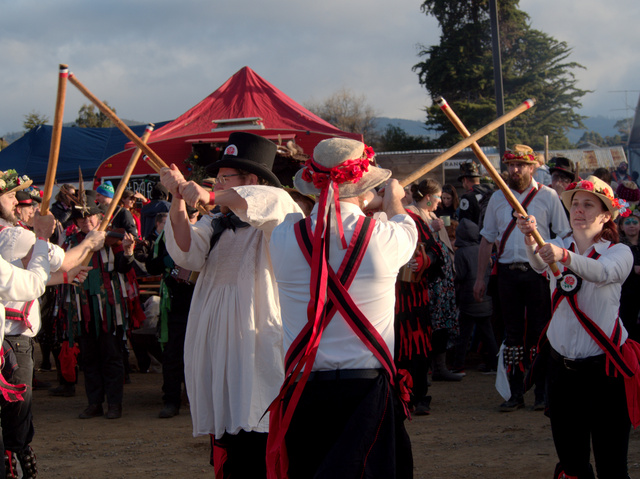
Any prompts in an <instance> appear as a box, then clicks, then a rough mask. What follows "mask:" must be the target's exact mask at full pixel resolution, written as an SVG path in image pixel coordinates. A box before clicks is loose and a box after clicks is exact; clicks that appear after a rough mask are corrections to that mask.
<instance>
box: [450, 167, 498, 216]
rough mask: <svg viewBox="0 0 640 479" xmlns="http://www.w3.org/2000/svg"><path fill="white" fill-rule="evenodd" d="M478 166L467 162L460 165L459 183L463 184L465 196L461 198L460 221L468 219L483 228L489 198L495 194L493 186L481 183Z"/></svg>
mask: <svg viewBox="0 0 640 479" xmlns="http://www.w3.org/2000/svg"><path fill="white" fill-rule="evenodd" d="M480 178H481V176H480V171H479V170H478V164H477V163H474V162H473V161H467V162H466V163H462V164H461V165H460V176H458V181H460V182H461V183H462V187H463V188H464V194H463V195H462V196H461V197H460V207H459V210H458V219H459V220H461V219H462V218H468V219H470V220H471V221H473V222H474V223H476V224H477V225H479V226H480V228H482V223H483V221H484V215H485V211H486V209H487V204H488V203H489V198H491V195H492V194H493V188H492V186H491V185H489V184H486V183H481V182H480Z"/></svg>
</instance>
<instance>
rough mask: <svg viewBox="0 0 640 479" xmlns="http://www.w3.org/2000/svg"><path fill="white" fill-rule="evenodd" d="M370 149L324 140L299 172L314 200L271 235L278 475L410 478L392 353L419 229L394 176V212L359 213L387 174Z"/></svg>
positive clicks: (389, 201)
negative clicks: (402, 280)
mask: <svg viewBox="0 0 640 479" xmlns="http://www.w3.org/2000/svg"><path fill="white" fill-rule="evenodd" d="M372 157H373V150H372V149H371V148H369V147H366V146H365V145H364V144H363V143H361V142H359V141H355V140H349V139H343V138H332V139H329V140H324V141H322V142H320V143H319V144H318V145H317V146H316V148H315V150H314V155H313V159H312V160H310V161H309V162H308V163H307V165H306V167H305V168H304V169H303V170H301V171H299V172H298V173H297V174H296V176H295V179H294V185H295V187H296V188H297V189H298V191H300V192H301V193H303V194H314V195H318V196H319V197H320V200H319V203H318V205H316V206H315V207H314V209H313V211H312V213H311V216H310V217H308V218H306V219H303V216H302V215H290V216H289V217H287V219H286V221H285V222H284V223H283V224H282V225H280V226H278V227H277V228H276V229H275V230H274V232H273V235H272V238H271V245H270V247H271V259H272V262H273V270H274V273H275V276H276V280H277V281H278V290H279V292H280V304H281V306H282V322H283V326H284V335H285V348H287V356H286V362H285V370H286V374H287V379H286V382H285V383H284V385H283V388H282V391H281V394H280V396H279V398H278V400H276V401H275V402H274V404H273V405H272V408H271V422H270V429H269V446H268V454H267V461H268V463H269V471H268V472H269V477H270V478H285V477H290V478H292V479H294V478H309V477H315V478H351V477H354V478H355V477H358V478H360V477H368V478H387V479H388V478H407V477H412V475H413V461H412V456H411V444H410V442H409V437H408V435H407V433H406V431H405V429H404V424H403V421H404V419H405V410H404V409H403V408H401V407H400V400H399V398H398V397H397V395H396V392H397V391H398V390H399V389H400V386H401V384H400V383H401V379H400V378H399V377H398V375H397V374H396V369H395V365H394V361H393V355H392V354H393V353H392V352H393V350H394V306H395V294H394V291H395V283H396V276H397V274H398V270H399V268H400V267H401V266H402V265H404V264H406V263H407V262H408V261H409V260H410V259H411V257H412V255H413V253H414V251H415V249H416V241H417V238H418V233H417V230H416V226H415V223H414V221H413V220H412V219H411V218H410V217H409V215H407V214H406V211H405V210H404V208H403V207H402V203H401V199H402V198H403V197H404V190H403V189H402V187H401V186H400V184H399V183H398V182H397V181H396V180H389V181H388V182H387V183H386V187H385V195H384V200H383V210H384V212H385V213H386V217H385V216H384V215H382V216H381V217H380V218H379V219H377V220H372V219H371V218H368V217H366V216H365V215H364V213H363V212H362V209H361V208H362V207H363V198H364V196H363V195H364V194H365V193H367V192H368V191H369V190H371V189H372V188H374V187H376V186H378V185H380V184H382V183H383V182H384V181H385V180H387V179H388V178H389V177H390V175H391V172H390V171H389V170H384V169H381V168H377V167H375V166H373V164H372V163H371V160H372ZM327 212H328V216H326V217H325V213H327ZM387 217H388V218H389V219H388V220H387ZM347 245H348V246H347ZM310 284H311V286H310ZM327 286H328V288H326V287H327ZM325 293H326V296H325ZM394 389H396V390H395V391H394ZM300 394H301V395H300ZM403 394H404V396H403V399H404V400H405V401H406V400H408V399H409V397H408V396H409V394H408V392H407V391H406V390H404V393H403ZM292 415H293V416H292Z"/></svg>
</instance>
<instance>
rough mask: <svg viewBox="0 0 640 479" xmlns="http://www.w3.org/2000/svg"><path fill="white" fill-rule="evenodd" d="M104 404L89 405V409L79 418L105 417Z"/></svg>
mask: <svg viewBox="0 0 640 479" xmlns="http://www.w3.org/2000/svg"><path fill="white" fill-rule="evenodd" d="M103 415H104V411H103V410H102V404H89V406H88V407H87V409H85V410H84V411H82V412H81V413H80V415H79V416H78V417H79V418H80V419H91V418H92V417H98V416H103Z"/></svg>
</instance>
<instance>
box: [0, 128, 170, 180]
mask: <svg viewBox="0 0 640 479" xmlns="http://www.w3.org/2000/svg"><path fill="white" fill-rule="evenodd" d="M166 123H167V122H162V123H156V124H155V125H156V126H155V127H156V128H160V127H161V126H162V125H164V124H166ZM130 128H131V130H133V132H134V133H135V134H136V135H138V136H142V134H143V133H144V129H145V128H146V125H137V126H132V127H130ZM52 130H53V127H52V126H49V125H40V126H38V127H36V128H34V129H32V130H31V131H29V132H28V133H26V134H25V135H24V136H23V137H22V138H20V139H19V140H16V141H14V142H13V143H11V144H10V145H9V146H7V147H6V148H5V149H3V150H2V151H0V170H2V171H4V170H8V169H10V168H13V169H15V170H16V171H17V172H18V173H19V174H21V175H25V174H26V175H27V176H28V177H29V178H31V179H32V180H33V182H34V183H35V184H43V183H44V181H45V177H46V175H47V165H48V163H49V150H50V148H51V131H52ZM127 142H129V139H128V138H127V137H126V136H125V135H124V134H123V133H122V132H121V131H120V130H119V129H118V128H76V127H63V128H62V135H61V139H60V155H59V157H58V169H57V172H56V173H57V174H56V180H57V182H58V183H73V182H76V181H78V167H80V168H82V176H83V177H84V179H85V180H90V179H92V178H93V176H94V173H95V171H96V170H97V169H98V167H99V166H100V164H101V163H102V162H103V161H104V160H106V159H107V158H109V157H110V156H112V155H114V154H116V153H119V152H121V151H122V150H124V149H125V148H124V145H125V144H126V143H127Z"/></svg>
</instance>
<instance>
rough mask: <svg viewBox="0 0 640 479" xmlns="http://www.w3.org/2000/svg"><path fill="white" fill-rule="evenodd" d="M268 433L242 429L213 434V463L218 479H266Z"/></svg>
mask: <svg viewBox="0 0 640 479" xmlns="http://www.w3.org/2000/svg"><path fill="white" fill-rule="evenodd" d="M267 436H268V435H267V433H266V432H249V431H240V432H239V433H238V434H227V433H225V434H224V435H223V436H222V438H220V439H213V436H211V465H212V466H213V467H214V468H215V476H216V479H266V477H267V459H266V458H267Z"/></svg>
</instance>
